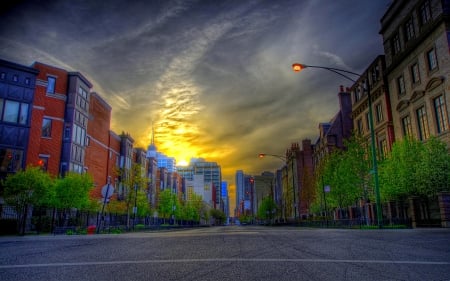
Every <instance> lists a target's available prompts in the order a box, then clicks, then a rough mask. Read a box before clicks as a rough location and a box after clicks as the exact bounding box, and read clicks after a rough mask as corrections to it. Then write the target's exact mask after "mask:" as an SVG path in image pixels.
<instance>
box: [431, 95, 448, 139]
mask: <svg viewBox="0 0 450 281" xmlns="http://www.w3.org/2000/svg"><path fill="white" fill-rule="evenodd" d="M433 103H434V112H435V114H436V125H437V132H438V133H442V132H445V131H447V130H448V119H447V108H446V106H445V101H444V96H443V95H440V96H439V97H437V98H435V99H434V101H433Z"/></svg>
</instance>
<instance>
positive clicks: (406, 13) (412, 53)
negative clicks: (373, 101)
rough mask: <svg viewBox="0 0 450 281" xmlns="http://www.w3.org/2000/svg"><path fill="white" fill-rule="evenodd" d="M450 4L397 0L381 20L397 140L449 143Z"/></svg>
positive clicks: (431, 0) (439, 0)
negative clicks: (404, 138) (440, 140)
mask: <svg viewBox="0 0 450 281" xmlns="http://www.w3.org/2000/svg"><path fill="white" fill-rule="evenodd" d="M449 15H450V1H441V0H416V1H407V0H397V1H394V2H393V3H392V4H391V6H390V7H389V9H388V11H387V12H386V13H385V15H384V16H383V17H382V19H381V26H382V27H381V30H380V34H381V35H382V36H383V45H384V51H385V55H386V74H387V82H388V84H389V92H390V94H391V103H392V118H393V121H394V123H393V125H394V130H395V136H396V138H397V139H401V138H403V137H405V136H407V135H411V136H413V137H415V138H417V139H419V140H422V141H426V140H427V139H428V138H430V136H437V137H438V138H440V139H442V140H443V141H445V142H446V143H448V144H450V134H449V122H448V120H449V119H448V116H449V113H448V108H449V106H450V101H449V96H448V95H449V87H450V82H449V77H450V54H449V40H450V39H449V37H448V34H449V32H450V30H449V29H450V25H449V24H450V22H449Z"/></svg>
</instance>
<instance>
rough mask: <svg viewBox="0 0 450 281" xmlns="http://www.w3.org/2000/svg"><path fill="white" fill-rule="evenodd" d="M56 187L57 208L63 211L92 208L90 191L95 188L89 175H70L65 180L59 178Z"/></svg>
mask: <svg viewBox="0 0 450 281" xmlns="http://www.w3.org/2000/svg"><path fill="white" fill-rule="evenodd" d="M55 187H56V196H55V199H56V204H55V205H56V207H58V208H61V209H68V208H77V209H81V210H82V209H87V208H89V207H90V205H91V202H90V197H89V191H90V190H91V189H92V188H93V180H92V177H91V176H90V175H89V174H87V173H84V174H77V173H68V174H67V175H66V176H65V177H63V178H58V179H57V180H56V182H55Z"/></svg>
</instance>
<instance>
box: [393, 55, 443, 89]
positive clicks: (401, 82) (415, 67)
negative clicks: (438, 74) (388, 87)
mask: <svg viewBox="0 0 450 281" xmlns="http://www.w3.org/2000/svg"><path fill="white" fill-rule="evenodd" d="M425 60H426V63H427V70H428V72H433V71H435V70H437V69H438V64H437V62H438V60H437V55H436V49H435V48H432V49H430V50H428V51H427V52H426V53H425ZM409 75H410V76H411V83H412V85H413V86H415V85H418V84H420V80H421V78H420V67H419V63H418V62H415V63H413V64H412V65H411V66H410V68H409ZM397 92H398V96H403V95H405V94H406V85H405V76H404V75H403V74H402V75H400V76H399V77H397Z"/></svg>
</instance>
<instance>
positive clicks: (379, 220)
mask: <svg viewBox="0 0 450 281" xmlns="http://www.w3.org/2000/svg"><path fill="white" fill-rule="evenodd" d="M308 67H310V68H321V69H325V70H328V71H331V72H334V73H336V74H338V75H340V76H342V77H344V78H346V79H348V80H350V81H352V82H353V83H356V80H354V79H353V78H350V77H349V76H348V75H346V74H351V75H356V76H358V77H361V76H362V75H360V74H358V73H355V72H351V71H348V70H344V69H339V68H333V67H325V66H317V65H306V64H301V63H294V64H293V65H292V70H294V71H295V72H300V71H302V70H303V69H305V68H308ZM344 73H346V74H344ZM365 86H366V89H367V99H368V103H369V127H370V128H369V129H370V138H371V142H370V144H371V145H370V146H371V150H372V166H373V170H372V171H371V172H372V173H373V177H374V184H375V199H376V205H377V223H378V227H381V226H382V213H381V199H380V187H379V183H378V164H377V154H376V151H377V149H376V146H375V128H374V127H373V113H372V98H371V96H370V84H369V73H368V72H367V76H366V82H365Z"/></svg>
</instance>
